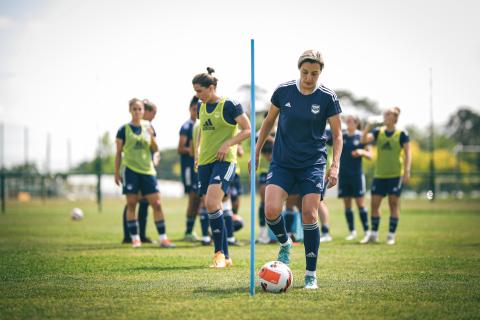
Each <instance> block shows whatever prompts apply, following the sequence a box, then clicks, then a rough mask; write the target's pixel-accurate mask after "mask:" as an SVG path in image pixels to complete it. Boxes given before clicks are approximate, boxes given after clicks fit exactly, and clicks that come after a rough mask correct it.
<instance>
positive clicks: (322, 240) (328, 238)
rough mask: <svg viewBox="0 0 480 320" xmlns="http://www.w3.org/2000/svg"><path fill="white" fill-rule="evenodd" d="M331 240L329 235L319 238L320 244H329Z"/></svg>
mask: <svg viewBox="0 0 480 320" xmlns="http://www.w3.org/2000/svg"><path fill="white" fill-rule="evenodd" d="M332 240H333V238H332V236H331V235H330V233H327V234H324V235H323V236H321V237H320V243H323V242H330V241H332Z"/></svg>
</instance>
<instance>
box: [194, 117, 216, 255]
mask: <svg viewBox="0 0 480 320" xmlns="http://www.w3.org/2000/svg"><path fill="white" fill-rule="evenodd" d="M197 110H198V108H197ZM195 116H196V117H198V115H195ZM199 133H200V122H198V121H197V122H196V123H195V125H194V126H193V134H192V143H191V144H190V145H191V150H190V153H191V154H192V155H193V156H194V157H195V150H196V149H197V143H198V134H199ZM193 174H194V175H195V178H194V179H193V180H195V181H196V183H195V184H193V185H192V188H193V190H194V191H195V193H196V194H197V196H198V197H199V198H200V204H199V214H200V226H201V228H202V239H201V242H202V245H204V246H209V245H210V244H211V242H212V239H211V237H210V234H209V226H210V225H209V222H208V210H207V206H206V205H205V198H204V197H203V198H202V197H200V195H199V188H198V183H199V180H198V169H197V167H196V166H193Z"/></svg>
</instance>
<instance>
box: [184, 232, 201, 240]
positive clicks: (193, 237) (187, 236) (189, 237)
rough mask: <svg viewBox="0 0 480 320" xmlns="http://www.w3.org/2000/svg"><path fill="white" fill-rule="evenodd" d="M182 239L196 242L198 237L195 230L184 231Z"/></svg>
mask: <svg viewBox="0 0 480 320" xmlns="http://www.w3.org/2000/svg"><path fill="white" fill-rule="evenodd" d="M183 241H186V242H196V241H198V237H197V235H196V234H195V232H192V233H185V236H184V237H183Z"/></svg>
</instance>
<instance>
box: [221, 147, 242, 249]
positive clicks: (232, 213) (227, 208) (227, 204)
mask: <svg viewBox="0 0 480 320" xmlns="http://www.w3.org/2000/svg"><path fill="white" fill-rule="evenodd" d="M243 153H244V151H243V147H242V145H241V144H239V145H237V158H238V157H242V156H243ZM241 194H242V185H241V182H240V167H239V166H237V167H236V169H235V174H234V177H233V180H232V182H231V183H230V188H229V190H228V195H226V196H225V197H224V199H223V204H222V205H223V217H224V218H225V227H226V230H227V241H228V244H229V245H232V246H241V245H242V243H241V242H240V241H238V240H237V239H236V238H235V234H234V232H235V227H234V221H240V219H241V217H239V216H238V209H239V207H240V195H241Z"/></svg>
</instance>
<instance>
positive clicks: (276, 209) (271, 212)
mask: <svg viewBox="0 0 480 320" xmlns="http://www.w3.org/2000/svg"><path fill="white" fill-rule="evenodd" d="M282 209H283V206H282V204H278V203H271V202H267V203H265V217H266V218H267V219H268V220H274V219H276V218H278V216H279V215H280V213H281V212H282Z"/></svg>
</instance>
